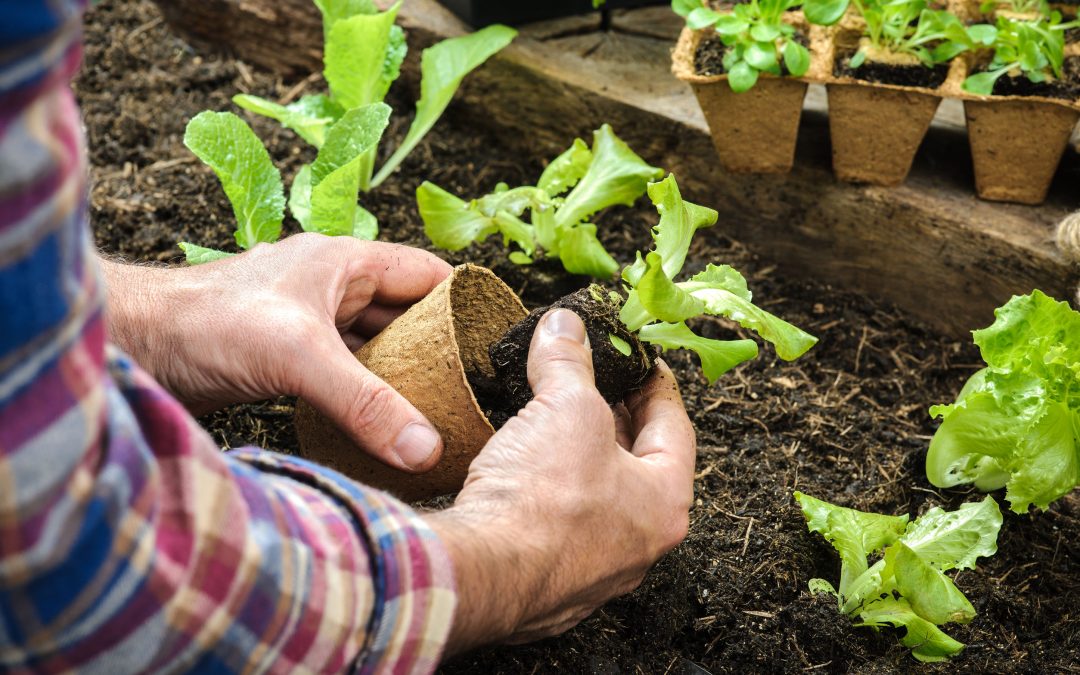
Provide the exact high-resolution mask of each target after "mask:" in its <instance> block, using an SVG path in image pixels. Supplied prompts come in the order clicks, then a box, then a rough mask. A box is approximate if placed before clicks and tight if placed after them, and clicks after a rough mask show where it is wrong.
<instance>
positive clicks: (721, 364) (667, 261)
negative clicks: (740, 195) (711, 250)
mask: <svg viewBox="0 0 1080 675" xmlns="http://www.w3.org/2000/svg"><path fill="white" fill-rule="evenodd" d="M648 192H649V198H650V199H651V200H652V202H653V204H655V205H656V208H657V210H658V211H659V212H660V222H659V224H658V225H657V226H656V227H655V228H654V229H653V232H652V235H653V241H654V242H655V246H654V247H653V249H652V250H651V251H649V252H648V253H646V254H645V255H642V254H641V253H640V252H638V254H637V260H636V261H635V262H634V264H633V265H629V266H627V267H626V268H625V269H624V270H623V272H622V278H623V281H624V282H625V284H626V291H627V293H628V295H627V298H626V301H625V303H624V304H623V306H622V309H621V310H620V312H619V319H620V320H621V321H622V322H623V324H624V325H625V326H626V328H627V329H628V330H629V331H630V332H631V333H636V335H637V338H638V339H640V340H641V341H643V342H647V343H649V344H653V345H657V346H658V347H661V348H662V349H689V350H691V351H693V352H695V353H696V354H697V355H698V357H699V358H700V359H701V368H702V371H703V372H704V373H705V377H706V378H707V379H708V381H709V383H710V384H712V383H714V382H716V379H717V378H719V377H720V376H721V375H723V374H724V373H726V372H727V371H728V370H731V369H732V368H734V367H735V366H737V365H738V364H740V363H742V362H744V361H748V360H750V359H752V358H754V357H756V356H757V353H758V348H757V343H755V342H754V341H753V340H715V339H710V338H705V337H702V336H700V335H697V334H696V333H694V332H693V331H692V330H691V329H690V328H689V327H688V326H687V325H686V321H687V320H689V319H692V318H694V317H697V316H702V315H710V316H723V317H727V318H728V319H731V320H733V321H735V322H736V323H738V324H739V325H740V326H742V327H743V328H747V329H749V330H752V331H754V332H755V333H757V334H758V335H759V336H761V337H762V338H763V339H765V340H766V341H768V342H771V343H772V344H773V345H774V346H775V348H776V353H777V355H778V356H779V357H780V358H782V359H784V360H786V361H792V360H794V359H797V358H799V357H800V356H802V355H803V354H804V353H806V351H807V350H808V349H810V348H811V347H813V346H814V345H815V344H816V343H817V338H815V337H814V336H812V335H810V334H808V333H806V332H804V331H803V330H801V329H799V328H797V327H795V326H793V325H791V324H790V323H787V322H786V321H784V320H782V319H780V318H778V317H776V316H774V315H772V314H770V313H768V312H766V311H765V310H763V309H761V308H760V307H757V306H756V305H754V304H753V302H752V301H751V299H752V295H751V293H750V290H749V288H747V285H746V279H744V278H743V276H742V275H741V274H739V273H738V272H737V271H736V270H735V269H734V268H732V267H729V266H728V265H712V264H710V265H708V266H707V267H706V268H705V270H704V271H702V272H700V273H698V274H696V275H694V276H692V277H690V278H689V279H687V280H686V281H681V282H676V281H674V279H675V277H676V276H677V275H678V274H679V272H680V271H682V268H683V263H685V262H686V256H687V252H688V251H689V250H690V242H691V240H692V239H693V237H694V233H695V232H697V231H698V230H699V229H701V228H703V227H709V226H711V225H713V224H715V223H716V219H717V213H716V211H714V210H712V209H710V208H706V207H704V206H698V205H697V204H691V203H690V202H687V201H684V200H683V198H682V194H681V193H680V192H679V186H678V184H677V183H676V182H675V176H674V175H670V174H669V175H668V177H667V178H665V179H664V180H662V181H660V182H657V183H650V184H649V188H648ZM614 344H615V346H616V348H618V347H619V344H618V343H614Z"/></svg>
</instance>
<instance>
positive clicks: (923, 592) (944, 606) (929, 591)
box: [885, 539, 975, 626]
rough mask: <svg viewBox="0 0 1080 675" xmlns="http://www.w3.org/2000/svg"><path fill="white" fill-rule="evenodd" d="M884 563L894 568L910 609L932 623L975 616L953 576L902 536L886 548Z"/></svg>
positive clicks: (965, 619) (967, 619) (939, 623)
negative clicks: (912, 548) (948, 574)
mask: <svg viewBox="0 0 1080 675" xmlns="http://www.w3.org/2000/svg"><path fill="white" fill-rule="evenodd" d="M885 567H886V569H887V570H888V569H890V568H891V571H892V573H893V574H894V575H895V579H896V590H898V591H899V592H900V595H901V596H903V598H904V599H905V600H907V601H908V604H909V605H910V606H911V609H912V610H914V611H915V613H916V614H918V615H919V616H920V617H922V618H924V619H926V620H927V621H929V622H930V623H933V624H936V625H939V626H940V625H942V624H946V623H968V622H969V621H971V620H972V619H974V618H975V608H974V607H972V606H971V603H970V602H968V599H967V598H966V597H964V594H963V593H961V592H960V589H959V588H957V587H956V584H954V583H953V582H952V579H950V578H949V577H947V576H945V574H944V573H943V572H942V571H941V570H939V569H938V568H936V567H934V566H932V565H931V564H930V563H928V562H927V561H925V560H923V559H922V557H920V556H919V554H918V553H915V552H914V551H912V550H911V549H910V548H908V547H907V546H905V545H904V544H903V540H902V539H901V541H900V542H899V543H897V544H895V545H893V546H890V547H889V550H888V551H886V552H885Z"/></svg>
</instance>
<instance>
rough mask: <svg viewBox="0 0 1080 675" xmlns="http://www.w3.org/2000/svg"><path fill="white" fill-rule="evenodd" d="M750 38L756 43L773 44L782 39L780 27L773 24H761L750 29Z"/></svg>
mask: <svg viewBox="0 0 1080 675" xmlns="http://www.w3.org/2000/svg"><path fill="white" fill-rule="evenodd" d="M750 37H751V38H753V39H754V41H755V42H772V41H773V40H775V39H776V38H778V37H780V27H779V26H776V25H775V24H771V23H759V24H756V25H755V26H754V27H753V28H751V29H750Z"/></svg>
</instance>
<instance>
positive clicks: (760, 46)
mask: <svg viewBox="0 0 1080 675" xmlns="http://www.w3.org/2000/svg"><path fill="white" fill-rule="evenodd" d="M743 58H744V59H745V60H746V62H747V63H749V64H750V65H751V66H753V67H754V68H756V69H757V70H759V71H771V70H772V69H774V68H776V45H774V44H773V43H771V42H766V43H762V42H751V43H750V46H749V47H747V48H746V52H745V53H743Z"/></svg>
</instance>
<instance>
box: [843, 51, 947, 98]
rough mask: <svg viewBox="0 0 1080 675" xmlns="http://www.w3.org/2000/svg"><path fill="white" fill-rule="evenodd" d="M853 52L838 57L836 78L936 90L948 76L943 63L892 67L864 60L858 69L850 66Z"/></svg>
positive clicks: (945, 65)
mask: <svg viewBox="0 0 1080 675" xmlns="http://www.w3.org/2000/svg"><path fill="white" fill-rule="evenodd" d="M854 55H855V54H854V51H852V52H850V53H847V54H842V55H838V56H837V58H836V63H835V64H834V66H833V75H835V76H836V77H853V78H855V79H856V80H862V81H863V82H876V83H878V84H894V85H897V86H901V87H923V88H925V89H937V88H938V87H940V86H941V85H942V84H944V83H945V78H947V77H948V76H949V64H947V63H943V64H941V65H938V66H934V67H933V68H926V67H924V66H894V65H889V64H886V63H877V62H876V61H870V60H866V61H864V62H863V63H862V65H860V66H859V67H858V68H852V67H851V66H850V62H851V57H852V56H854Z"/></svg>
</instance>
